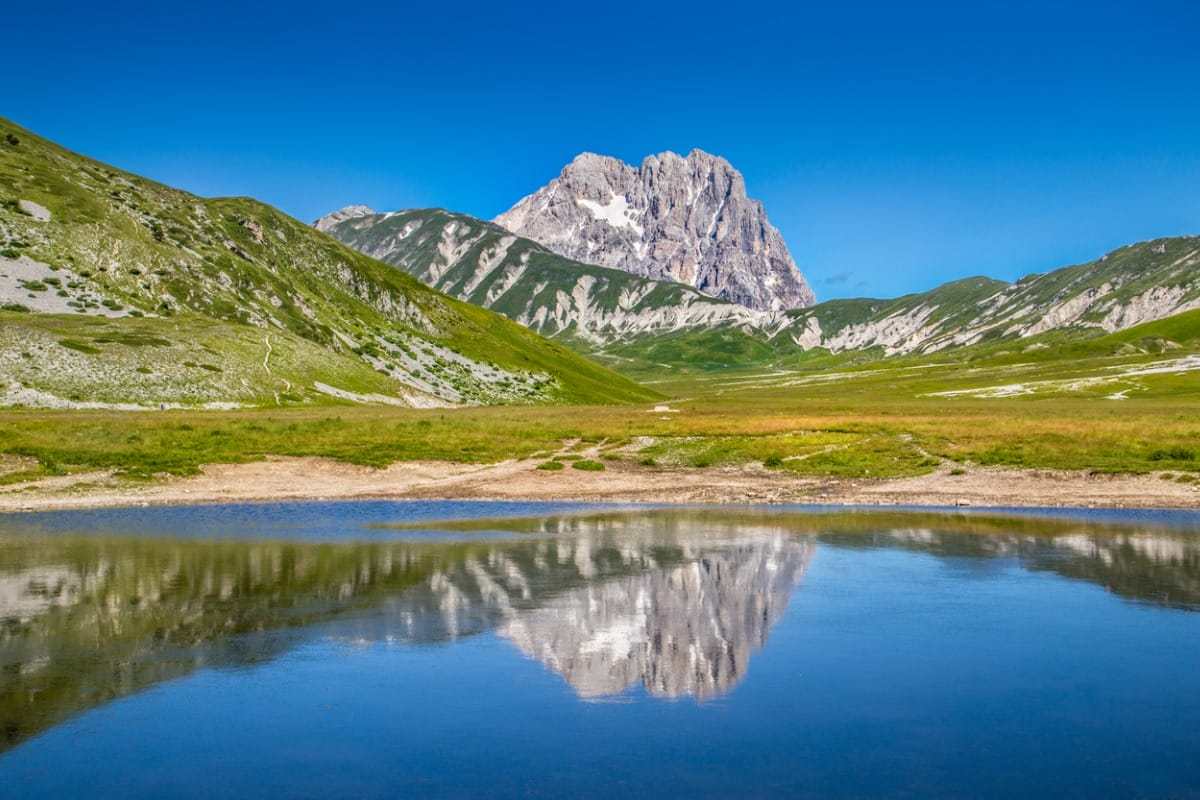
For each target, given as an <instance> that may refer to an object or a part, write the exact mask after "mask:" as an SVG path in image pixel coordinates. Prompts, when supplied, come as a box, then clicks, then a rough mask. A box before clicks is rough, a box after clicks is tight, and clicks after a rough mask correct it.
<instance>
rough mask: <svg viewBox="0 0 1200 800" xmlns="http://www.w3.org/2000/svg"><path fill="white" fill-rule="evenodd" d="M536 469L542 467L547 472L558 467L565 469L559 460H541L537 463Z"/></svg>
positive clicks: (558, 468)
mask: <svg viewBox="0 0 1200 800" xmlns="http://www.w3.org/2000/svg"><path fill="white" fill-rule="evenodd" d="M537 468H538V469H544V470H547V471H548V472H554V471H557V470H560V469H565V468H564V467H563V464H562V462H561V461H543V462H542V463H541V464H538V465H537Z"/></svg>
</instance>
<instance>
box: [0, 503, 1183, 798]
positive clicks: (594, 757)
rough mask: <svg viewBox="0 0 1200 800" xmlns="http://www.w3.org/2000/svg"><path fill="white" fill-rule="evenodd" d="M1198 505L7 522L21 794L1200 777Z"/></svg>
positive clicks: (515, 791) (945, 791) (9, 712)
mask: <svg viewBox="0 0 1200 800" xmlns="http://www.w3.org/2000/svg"><path fill="white" fill-rule="evenodd" d="M1197 611H1200V513H1192V512H1162V513H1147V512H1141V513H1132V512H1131V513H1122V512H1106V513H1100V512H1092V513H1089V512H1074V513H1063V512H1060V513H1048V512H1047V513H1044V514H1040V515H1037V514H1019V513H1015V512H1010V513H1003V512H994V511H987V512H985V511H972V512H970V513H964V512H954V511H942V512H928V511H925V512H919V511H890V512H880V511H869V510H832V509H812V508H806V509H799V508H737V507H721V508H717V507H698V508H682V509H681V508H674V509H656V508H649V507H614V506H600V507H597V506H573V505H565V504H520V503H462V502H458V503H438V502H412V503H402V502H354V503H315V502H314V503H288V504H249V505H224V506H192V507H179V508H141V509H124V510H105V511H83V512H55V513H39V514H17V515H3V516H0V796H3V797H5V798H21V797H36V798H40V799H41V800H44V799H45V798H59V797H120V798H140V797H155V798H158V797H197V798H209V797H214V796H229V797H249V796H254V797H263V796H287V797H314V798H335V797H462V798H473V797H554V798H558V797H572V798H612V797H614V796H616V797H630V798H633V797H645V796H656V797H685V796H686V797H688V798H690V799H693V798H699V797H722V798H729V797H788V798H794V797H822V798H829V797H929V796H962V797H1014V796H1054V797H1139V796H1144V797H1200V614H1198V613H1197Z"/></svg>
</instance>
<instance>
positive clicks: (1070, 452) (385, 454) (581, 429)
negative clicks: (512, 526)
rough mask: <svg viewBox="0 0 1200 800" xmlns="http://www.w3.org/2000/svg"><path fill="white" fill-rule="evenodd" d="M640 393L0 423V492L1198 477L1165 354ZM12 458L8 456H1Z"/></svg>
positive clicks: (38, 415) (7, 416)
mask: <svg viewBox="0 0 1200 800" xmlns="http://www.w3.org/2000/svg"><path fill="white" fill-rule="evenodd" d="M654 388H656V389H659V390H660V391H662V392H664V393H665V394H667V395H670V396H672V397H673V398H674V399H672V400H670V401H667V408H666V409H664V408H663V407H662V406H659V405H656V404H644V405H637V406H603V407H592V406H587V407H580V406H550V407H532V406H498V407H497V406H493V407H469V408H456V409H427V410H418V409H408V408H391V407H377V406H355V405H325V406H311V407H293V408H283V409H270V408H264V409H248V410H241V411H179V410H169V411H150V412H115V411H114V412H109V411H86V412H85V411H34V410H6V411H3V412H0V454H5V458H4V460H3V461H0V483H8V484H12V483H15V482H20V481H24V480H30V479H36V478H38V477H41V476H45V475H54V474H63V473H73V472H82V471H88V470H94V469H97V468H103V469H116V470H119V471H121V472H122V473H123V474H125V475H128V476H129V477H131V478H149V477H151V476H153V475H155V474H160V473H170V474H176V475H186V474H190V473H194V472H196V471H197V470H198V469H199V468H200V466H201V465H202V464H210V463H242V462H246V461H253V460H258V459H262V458H265V457H267V456H272V455H279V456H327V457H330V458H335V459H340V460H343V461H346V462H350V463H354V464H360V465H367V466H377V467H382V466H386V465H388V464H390V463H393V462H397V461H414V460H439V461H452V462H461V463H490V462H497V461H501V460H504V459H509V458H525V457H530V456H534V455H537V454H539V453H541V454H549V453H551V452H554V451H558V450H560V449H561V448H563V446H564V443H565V442H569V441H571V440H580V442H581V444H582V445H595V444H598V443H602V446H601V447H600V453H601V456H602V457H605V458H610V459H616V458H622V459H633V460H636V461H638V462H639V463H641V464H645V465H647V466H651V467H653V466H655V465H664V466H668V465H685V466H692V467H709V466H723V465H736V464H748V463H761V464H764V465H766V466H767V467H770V468H773V469H779V470H788V471H791V472H794V473H796V474H800V475H809V476H836V477H856V478H888V477H898V476H905V475H919V474H922V473H926V472H930V471H932V470H934V469H935V468H937V467H938V466H939V465H942V464H945V463H947V462H951V463H952V464H953V463H960V464H964V465H965V464H972V465H978V466H995V465H999V466H1011V467H1020V468H1034V469H1064V470H1092V471H1096V472H1109V473H1121V472H1125V473H1149V472H1170V473H1171V474H1172V476H1173V477H1174V478H1175V479H1177V480H1182V481H1185V482H1191V481H1195V480H1197V476H1198V475H1200V358H1197V356H1196V355H1188V354H1187V351H1184V352H1183V353H1171V354H1170V355H1169V356H1165V355H1164V354H1155V353H1141V354H1136V355H1132V356H1122V357H1111V356H1104V357H1095V358H1080V359H1076V360H1074V361H1056V362H1042V361H1038V360H1036V359H1028V360H1025V361H1021V362H1016V363H1014V362H1013V360H1012V359H1006V360H1002V361H1001V362H1000V363H995V362H993V363H991V364H984V365H980V364H968V363H961V362H960V363H945V364H936V363H928V362H927V363H924V364H919V365H915V366H914V365H909V366H899V367H897V366H890V365H888V366H882V365H875V366H871V367H868V368H863V369H847V370H845V371H843V372H840V373H831V372H828V371H823V372H818V371H809V372H779V371H775V372H770V373H752V372H747V373H730V372H723V373H720V374H718V375H712V376H707V377H701V378H697V377H695V376H691V377H684V378H682V379H680V380H679V381H677V382H675V383H670V382H666V381H664V382H661V383H659V384H657V385H656V386H655V387H654ZM14 456H15V457H18V458H13V457H14Z"/></svg>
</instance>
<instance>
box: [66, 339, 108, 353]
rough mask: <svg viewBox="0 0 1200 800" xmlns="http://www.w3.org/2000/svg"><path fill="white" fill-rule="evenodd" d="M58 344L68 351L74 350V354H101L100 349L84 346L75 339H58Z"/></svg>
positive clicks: (88, 345)
mask: <svg viewBox="0 0 1200 800" xmlns="http://www.w3.org/2000/svg"><path fill="white" fill-rule="evenodd" d="M58 343H59V344H60V345H62V346H63V347H65V348H67V349H68V350H75V351H76V352H79V353H86V354H88V355H90V356H96V355H100V352H101V350H100V348H98V347H92V346H91V345H90V344H84V343H83V342H80V341H77V340H75V339H59V340H58Z"/></svg>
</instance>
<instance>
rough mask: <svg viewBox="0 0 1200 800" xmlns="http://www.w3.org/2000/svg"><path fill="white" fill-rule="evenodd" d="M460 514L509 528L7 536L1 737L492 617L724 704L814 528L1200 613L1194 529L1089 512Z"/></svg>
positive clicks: (0, 552)
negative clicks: (153, 691) (1146, 525)
mask: <svg viewBox="0 0 1200 800" xmlns="http://www.w3.org/2000/svg"><path fill="white" fill-rule="evenodd" d="M425 527H426V528H428V527H429V526H428V525H426V526H425ZM446 527H448V528H450V527H454V526H446ZM458 529H459V530H460V531H461V530H463V529H470V530H480V531H483V530H488V531H505V530H507V531H511V532H513V534H514V538H505V539H496V538H490V539H476V540H471V539H465V538H457V539H453V540H429V539H423V540H416V541H412V540H410V541H377V540H375V541H359V542H352V543H336V542H288V541H276V542H264V541H258V540H252V541H211V540H206V539H187V538H182V539H181V538H155V537H144V536H141V537H114V536H104V537H100V536H80V535H70V534H67V533H63V532H58V533H54V534H53V535H38V534H36V533H30V532H21V533H9V534H6V533H4V532H3V530H0V726H2V727H0V749H7V748H10V747H12V746H14V745H16V744H17V743H19V742H21V741H24V740H25V739H27V738H29V737H30V736H32V735H35V734H37V733H39V732H40V731H43V730H45V729H47V728H49V727H51V726H53V725H54V724H56V723H58V722H60V721H62V720H64V719H66V718H68V717H70V716H73V715H75V714H77V713H79V712H81V711H84V710H87V709H89V708H93V707H96V706H98V705H101V704H103V703H105V702H107V701H109V700H113V699H116V698H119V697H122V696H124V695H128V694H130V693H133V692H137V691H140V690H142V689H144V688H147V687H149V686H151V685H153V684H155V683H157V682H160V681H164V680H169V679H172V678H176V677H180V676H183V675H187V674H189V673H191V672H193V671H194V670H196V669H199V668H202V667H216V668H221V667H242V666H251V665H255V664H259V663H262V662H264V661H267V660H270V659H274V658H276V657H278V656H279V655H281V654H282V653H285V652H287V651H289V650H290V649H292V648H294V647H296V646H297V645H298V644H300V643H302V642H304V641H306V640H308V639H311V638H313V637H327V638H331V639H334V640H344V641H355V642H358V641H364V640H365V641H384V640H386V641H399V642H405V643H411V644H423V643H433V642H447V641H453V640H455V639H457V638H459V637H463V636H468V635H473V634H478V633H483V632H488V631H494V632H495V633H497V634H498V635H499V636H501V637H503V638H504V639H505V640H507V641H509V642H511V643H512V644H513V645H515V646H516V647H517V648H518V649H520V650H521V651H522V652H523V653H525V654H527V655H528V656H529V657H531V658H533V659H536V660H537V661H538V662H540V663H542V664H544V665H545V666H547V667H548V668H550V669H552V670H554V671H555V672H557V673H558V674H560V675H561V676H562V677H563V679H564V680H565V681H566V682H567V683H568V684H569V685H570V686H571V687H572V688H573V690H574V691H575V692H576V693H577V694H579V695H580V696H582V697H589V698H590V697H599V696H605V695H613V694H619V693H622V692H625V691H627V690H629V689H630V688H632V687H635V686H639V685H640V686H642V687H644V689H645V691H646V692H647V693H648V694H650V695H655V696H662V697H680V696H691V697H694V698H696V699H701V700H703V699H708V698H713V697H716V696H719V695H721V694H723V693H725V692H728V691H729V690H730V689H731V688H732V687H733V686H734V685H735V684H736V683H737V682H738V681H739V680H741V679H742V678H743V677H744V676H745V675H746V673H747V670H748V668H749V663H750V659H751V656H752V654H753V653H754V652H755V651H757V650H759V649H760V648H763V647H764V646H765V645H766V643H767V638H768V634H769V632H770V629H771V627H772V626H773V625H774V624H775V623H776V622H777V621H778V620H779V619H780V618H781V616H782V615H783V613H784V610H785V609H786V608H787V606H788V603H789V601H790V599H791V596H792V594H793V591H794V590H795V587H796V586H797V584H798V583H800V581H801V579H802V578H803V576H804V574H805V571H806V570H807V569H808V566H809V564H810V561H811V559H812V558H813V556H814V554H815V553H816V551H817V547H818V542H821V543H828V544H830V545H833V546H836V547H844V548H865V547H871V548H879V547H887V548H904V549H914V550H921V551H927V552H929V553H931V554H932V555H936V556H939V557H969V558H998V557H999V558H1010V559H1011V558H1016V559H1018V560H1019V561H1020V562H1021V563H1022V564H1023V565H1024V566H1026V567H1027V568H1029V569H1036V570H1051V571H1055V572H1058V573H1060V574H1062V575H1065V576H1068V577H1072V578H1079V579H1084V580H1088V581H1092V582H1094V583H1097V584H1100V585H1103V586H1105V587H1107V588H1109V589H1110V590H1112V591H1114V592H1117V593H1119V594H1122V595H1125V596H1128V597H1131V598H1136V599H1139V600H1145V601H1150V602H1154V603H1159V604H1163V605H1169V606H1172V607H1177V608H1185V609H1194V608H1196V607H1198V606H1200V579H1198V576H1200V544H1198V542H1197V541H1196V537H1195V536H1194V535H1188V534H1186V533H1171V532H1169V531H1167V532H1163V531H1153V530H1150V531H1146V530H1139V529H1124V528H1112V527H1111V526H1105V525H1098V524H1093V523H1087V522H1080V521H1078V520H1074V521H1048V520H1036V521H1030V520H1021V519H1014V518H1007V519H1005V518H1000V519H995V520H989V519H964V518H962V517H956V516H952V515H951V516H945V515H942V516H939V515H927V516H917V515H907V516H904V515H893V516H891V517H888V516H881V515H865V514H858V515H855V514H841V515H837V514H833V515H814V514H811V513H788V512H783V511H780V512H776V511H753V510H738V511H736V512H732V511H724V510H690V511H671V512H659V511H634V512H620V513H611V514H595V515H591V516H562V517H551V518H538V519H525V520H492V521H475V522H469V523H463V524H461V525H458ZM517 534H523V535H517Z"/></svg>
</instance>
